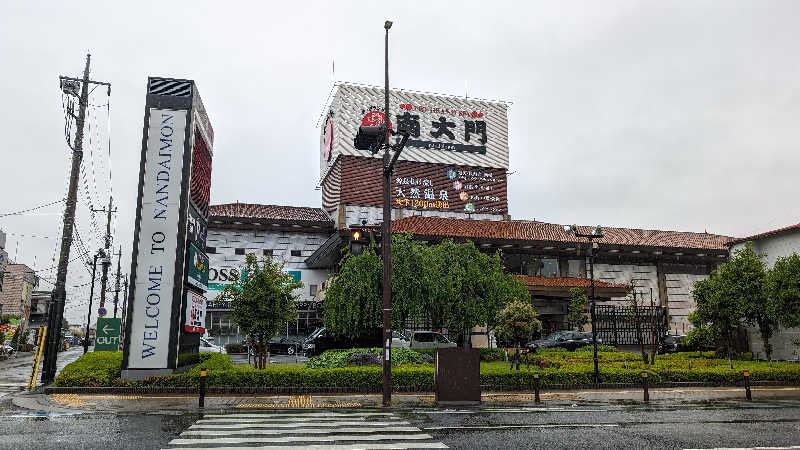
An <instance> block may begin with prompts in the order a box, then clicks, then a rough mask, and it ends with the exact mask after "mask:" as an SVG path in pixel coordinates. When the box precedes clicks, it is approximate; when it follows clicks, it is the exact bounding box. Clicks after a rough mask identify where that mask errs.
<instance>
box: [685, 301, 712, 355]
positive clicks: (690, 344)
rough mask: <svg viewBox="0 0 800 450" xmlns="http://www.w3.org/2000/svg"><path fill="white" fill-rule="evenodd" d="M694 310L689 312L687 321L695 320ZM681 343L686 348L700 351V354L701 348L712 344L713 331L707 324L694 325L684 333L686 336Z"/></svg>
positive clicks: (701, 352)
mask: <svg viewBox="0 0 800 450" xmlns="http://www.w3.org/2000/svg"><path fill="white" fill-rule="evenodd" d="M694 314H695V313H694V311H693V312H691V313H689V321H690V322H692V323H694V322H695V321H696V320H693V317H692V316H693V315H694ZM683 344H684V345H685V346H686V347H687V348H692V349H695V350H697V351H699V352H700V355H702V354H703V348H705V347H711V346H713V345H714V331H713V330H712V329H711V327H709V326H708V325H707V324H701V325H699V326H695V327H694V328H692V329H691V330H689V332H688V333H686V338H685V339H684V341H683Z"/></svg>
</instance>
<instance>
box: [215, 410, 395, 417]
mask: <svg viewBox="0 0 800 450" xmlns="http://www.w3.org/2000/svg"><path fill="white" fill-rule="evenodd" d="M393 415H394V414H392V413H388V412H365V413H355V412H353V413H339V412H330V413H324V412H310V411H309V412H306V411H298V412H296V413H283V412H282V413H275V414H272V413H268V412H265V413H263V414H253V413H249V414H245V413H240V414H205V415H204V416H203V418H217V419H235V418H245V419H265V418H270V419H272V418H275V417H368V416H393Z"/></svg>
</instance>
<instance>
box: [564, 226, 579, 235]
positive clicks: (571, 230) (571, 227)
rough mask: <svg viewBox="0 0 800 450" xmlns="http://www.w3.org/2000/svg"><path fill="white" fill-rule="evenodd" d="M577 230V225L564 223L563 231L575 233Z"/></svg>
mask: <svg viewBox="0 0 800 450" xmlns="http://www.w3.org/2000/svg"><path fill="white" fill-rule="evenodd" d="M577 231H578V227H577V226H576V225H564V232H565V233H567V234H571V235H573V236H574V235H575V233H576V232H577Z"/></svg>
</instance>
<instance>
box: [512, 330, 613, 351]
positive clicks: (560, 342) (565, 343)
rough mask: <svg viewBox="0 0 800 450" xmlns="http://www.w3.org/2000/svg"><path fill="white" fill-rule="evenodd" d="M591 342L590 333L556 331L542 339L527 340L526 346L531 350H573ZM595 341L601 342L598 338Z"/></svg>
mask: <svg viewBox="0 0 800 450" xmlns="http://www.w3.org/2000/svg"><path fill="white" fill-rule="evenodd" d="M592 342H593V341H592V333H584V332H581V331H556V332H553V333H550V335H549V336H547V337H546V338H544V339H537V340H535V341H531V342H528V344H527V345H526V347H527V348H528V350H529V351H532V352H535V351H536V350H539V349H545V348H556V347H557V348H565V349H567V350H575V349H577V348H579V347H584V346H586V345H592ZM597 343H598V344H600V343H601V341H600V339H598V340H597Z"/></svg>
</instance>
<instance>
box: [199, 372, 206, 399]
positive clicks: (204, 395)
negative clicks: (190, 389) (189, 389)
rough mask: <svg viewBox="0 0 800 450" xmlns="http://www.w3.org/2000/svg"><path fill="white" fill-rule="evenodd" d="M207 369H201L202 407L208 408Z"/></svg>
mask: <svg viewBox="0 0 800 450" xmlns="http://www.w3.org/2000/svg"><path fill="white" fill-rule="evenodd" d="M206 373H207V372H206V368H205V367H203V368H202V369H200V407H201V408H205V406H206Z"/></svg>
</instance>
